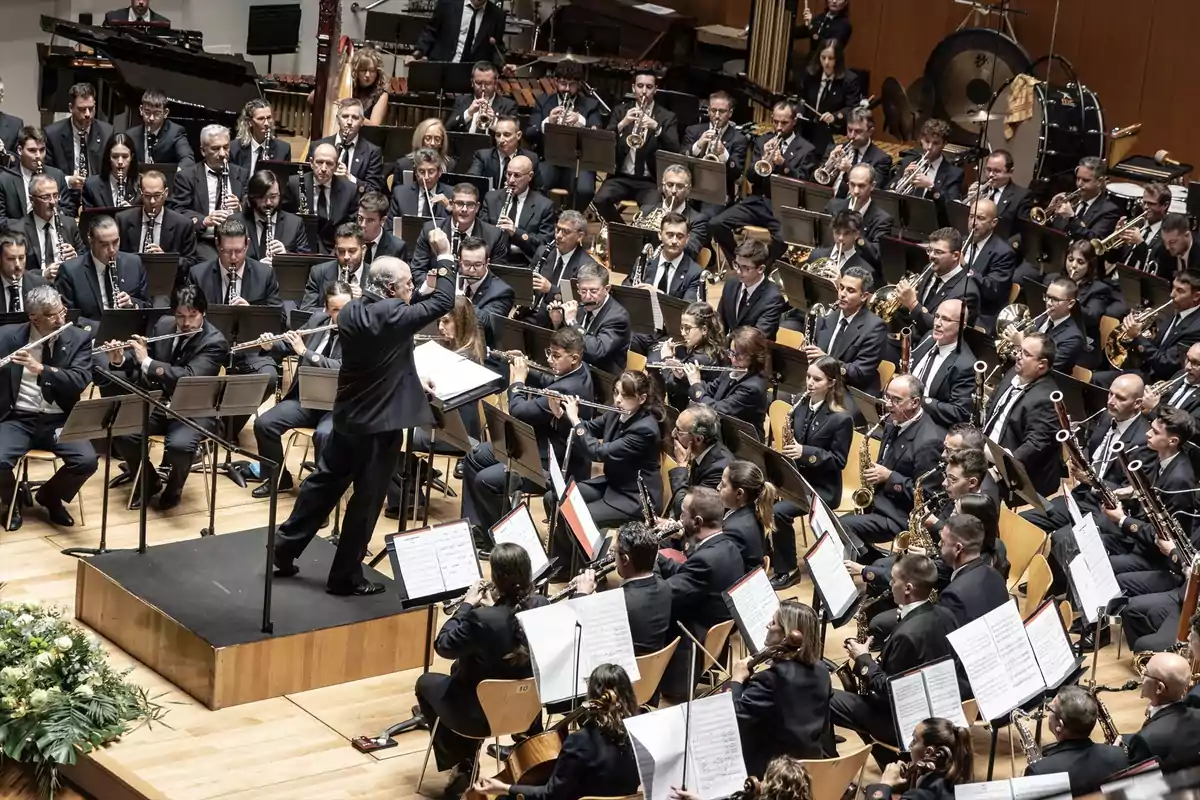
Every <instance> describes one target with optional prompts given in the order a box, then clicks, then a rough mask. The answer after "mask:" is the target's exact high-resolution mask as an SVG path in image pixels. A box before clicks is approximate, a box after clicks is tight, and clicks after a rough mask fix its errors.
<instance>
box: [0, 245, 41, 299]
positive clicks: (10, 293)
mask: <svg viewBox="0 0 1200 800" xmlns="http://www.w3.org/2000/svg"><path fill="white" fill-rule="evenodd" d="M28 247H29V243H28V242H27V241H26V239H25V235H24V234H22V233H21V232H20V231H0V289H3V297H2V298H0V311H2V312H3V313H5V314H22V313H24V312H25V296H26V295H27V294H29V290H30V289H33V288H35V287H37V286H45V285H46V284H47V281H46V279H45V278H43V277H42V274H41V273H40V272H29V271H28V270H27V269H26V267H25V265H26V263H27V262H26V257H25V250H26V249H27V248H28Z"/></svg>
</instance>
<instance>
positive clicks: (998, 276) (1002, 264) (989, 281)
mask: <svg viewBox="0 0 1200 800" xmlns="http://www.w3.org/2000/svg"><path fill="white" fill-rule="evenodd" d="M966 247H967V246H966V245H963V251H964V252H963V266H965V267H966V268H967V270H968V271H969V272H970V273H971V277H973V278H974V279H975V283H976V284H977V285H978V286H979V313H980V315H982V316H985V317H989V318H994V317H995V316H996V314H998V313H1000V309H1002V308H1004V307H1005V306H1006V305H1008V293H1009V290H1010V289H1011V288H1012V280H1013V271H1014V270H1016V268H1017V264H1019V263H1020V262H1021V257H1020V256H1018V255H1017V251H1016V250H1013V249H1012V245H1010V244H1009V243H1008V242H1007V241H1006V240H1005V239H1003V238H1001V237H1000V236H997V235H996V234H995V233H993V234H992V235H991V236H989V237H988V240H987V242H985V243H984V245H983V247H980V248H978V252H977V253H974V254H973V258H972V260H971V261H970V262H969V263H968V262H967V261H966ZM992 325H994V322H993V323H992ZM989 327H991V326H989Z"/></svg>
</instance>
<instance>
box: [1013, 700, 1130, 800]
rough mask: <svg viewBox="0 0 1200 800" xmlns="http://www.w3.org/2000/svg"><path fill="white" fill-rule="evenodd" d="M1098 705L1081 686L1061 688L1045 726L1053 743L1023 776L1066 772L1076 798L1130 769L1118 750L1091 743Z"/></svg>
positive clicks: (1123, 755) (1089, 792)
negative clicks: (1052, 737) (1050, 734)
mask: <svg viewBox="0 0 1200 800" xmlns="http://www.w3.org/2000/svg"><path fill="white" fill-rule="evenodd" d="M1099 710H1100V709H1099V706H1098V705H1097V703H1096V698H1094V697H1093V696H1092V694H1091V692H1089V691H1088V690H1087V689H1085V688H1083V687H1082V686H1064V687H1062V688H1061V689H1059V690H1058V694H1057V695H1055V696H1054V699H1053V700H1051V701H1050V706H1049V713H1048V714H1047V715H1046V719H1047V727H1048V728H1049V729H1050V733H1052V734H1054V738H1055V740H1056V743H1055V744H1052V745H1050V746H1049V747H1046V748H1044V749H1043V750H1042V757H1041V759H1039V760H1038V761H1035V762H1034V763H1032V764H1030V765H1029V766H1028V767H1026V768H1025V774H1026V775H1053V774H1054V773H1056V772H1065V773H1067V775H1068V777H1069V778H1070V779H1071V794H1072V795H1074V796H1076V797H1078V796H1081V795H1085V794H1091V793H1092V792H1096V791H1099V789H1100V785H1101V784H1102V783H1104V782H1105V781H1106V780H1108V778H1109V777H1111V776H1112V775H1115V774H1116V773H1118V772H1120V771H1121V770H1123V769H1125V768H1126V767H1128V766H1129V756H1127V755H1126V754H1125V751H1124V750H1123V749H1122V748H1120V747H1115V746H1113V745H1109V744H1098V743H1096V742H1093V741H1092V729H1093V728H1095V727H1096V718H1097V717H1098V715H1099Z"/></svg>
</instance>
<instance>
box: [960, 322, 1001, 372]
mask: <svg viewBox="0 0 1200 800" xmlns="http://www.w3.org/2000/svg"><path fill="white" fill-rule="evenodd" d="M958 335H959V336H961V337H962V339H963V341H964V342H966V344H967V346H968V347H970V348H971V352H972V353H974V354H975V360H976V361H984V362H986V363H987V364H989V365H993V364H998V363H999V357H998V356H997V355H996V338H995V337H994V336H989V335H988V334H986V333H984V332H983V331H981V330H979V329H978V328H966V327H964V328H963V329H962V330H961V331H960V332H959V334H958ZM988 369H989V371H990V370H991V367H990V366H989V367H988Z"/></svg>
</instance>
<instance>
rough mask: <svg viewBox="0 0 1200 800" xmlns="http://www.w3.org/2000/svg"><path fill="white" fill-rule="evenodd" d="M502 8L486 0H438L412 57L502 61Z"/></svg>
mask: <svg viewBox="0 0 1200 800" xmlns="http://www.w3.org/2000/svg"><path fill="white" fill-rule="evenodd" d="M504 25H505V14H504V9H503V8H501V7H500V6H498V5H497V4H495V3H492V2H489V0H467V2H465V3H463V2H460V1H459V0H438V3H437V5H435V6H434V7H433V18H432V19H430V20H429V24H428V25H426V26H425V29H424V30H423V31H421V35H420V36H419V37H418V38H417V47H416V54H415V55H414V56H413V57H412V58H411V59H410V60H411V61H466V62H472V61H491V62H493V63H495V64H503V63H504Z"/></svg>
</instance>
